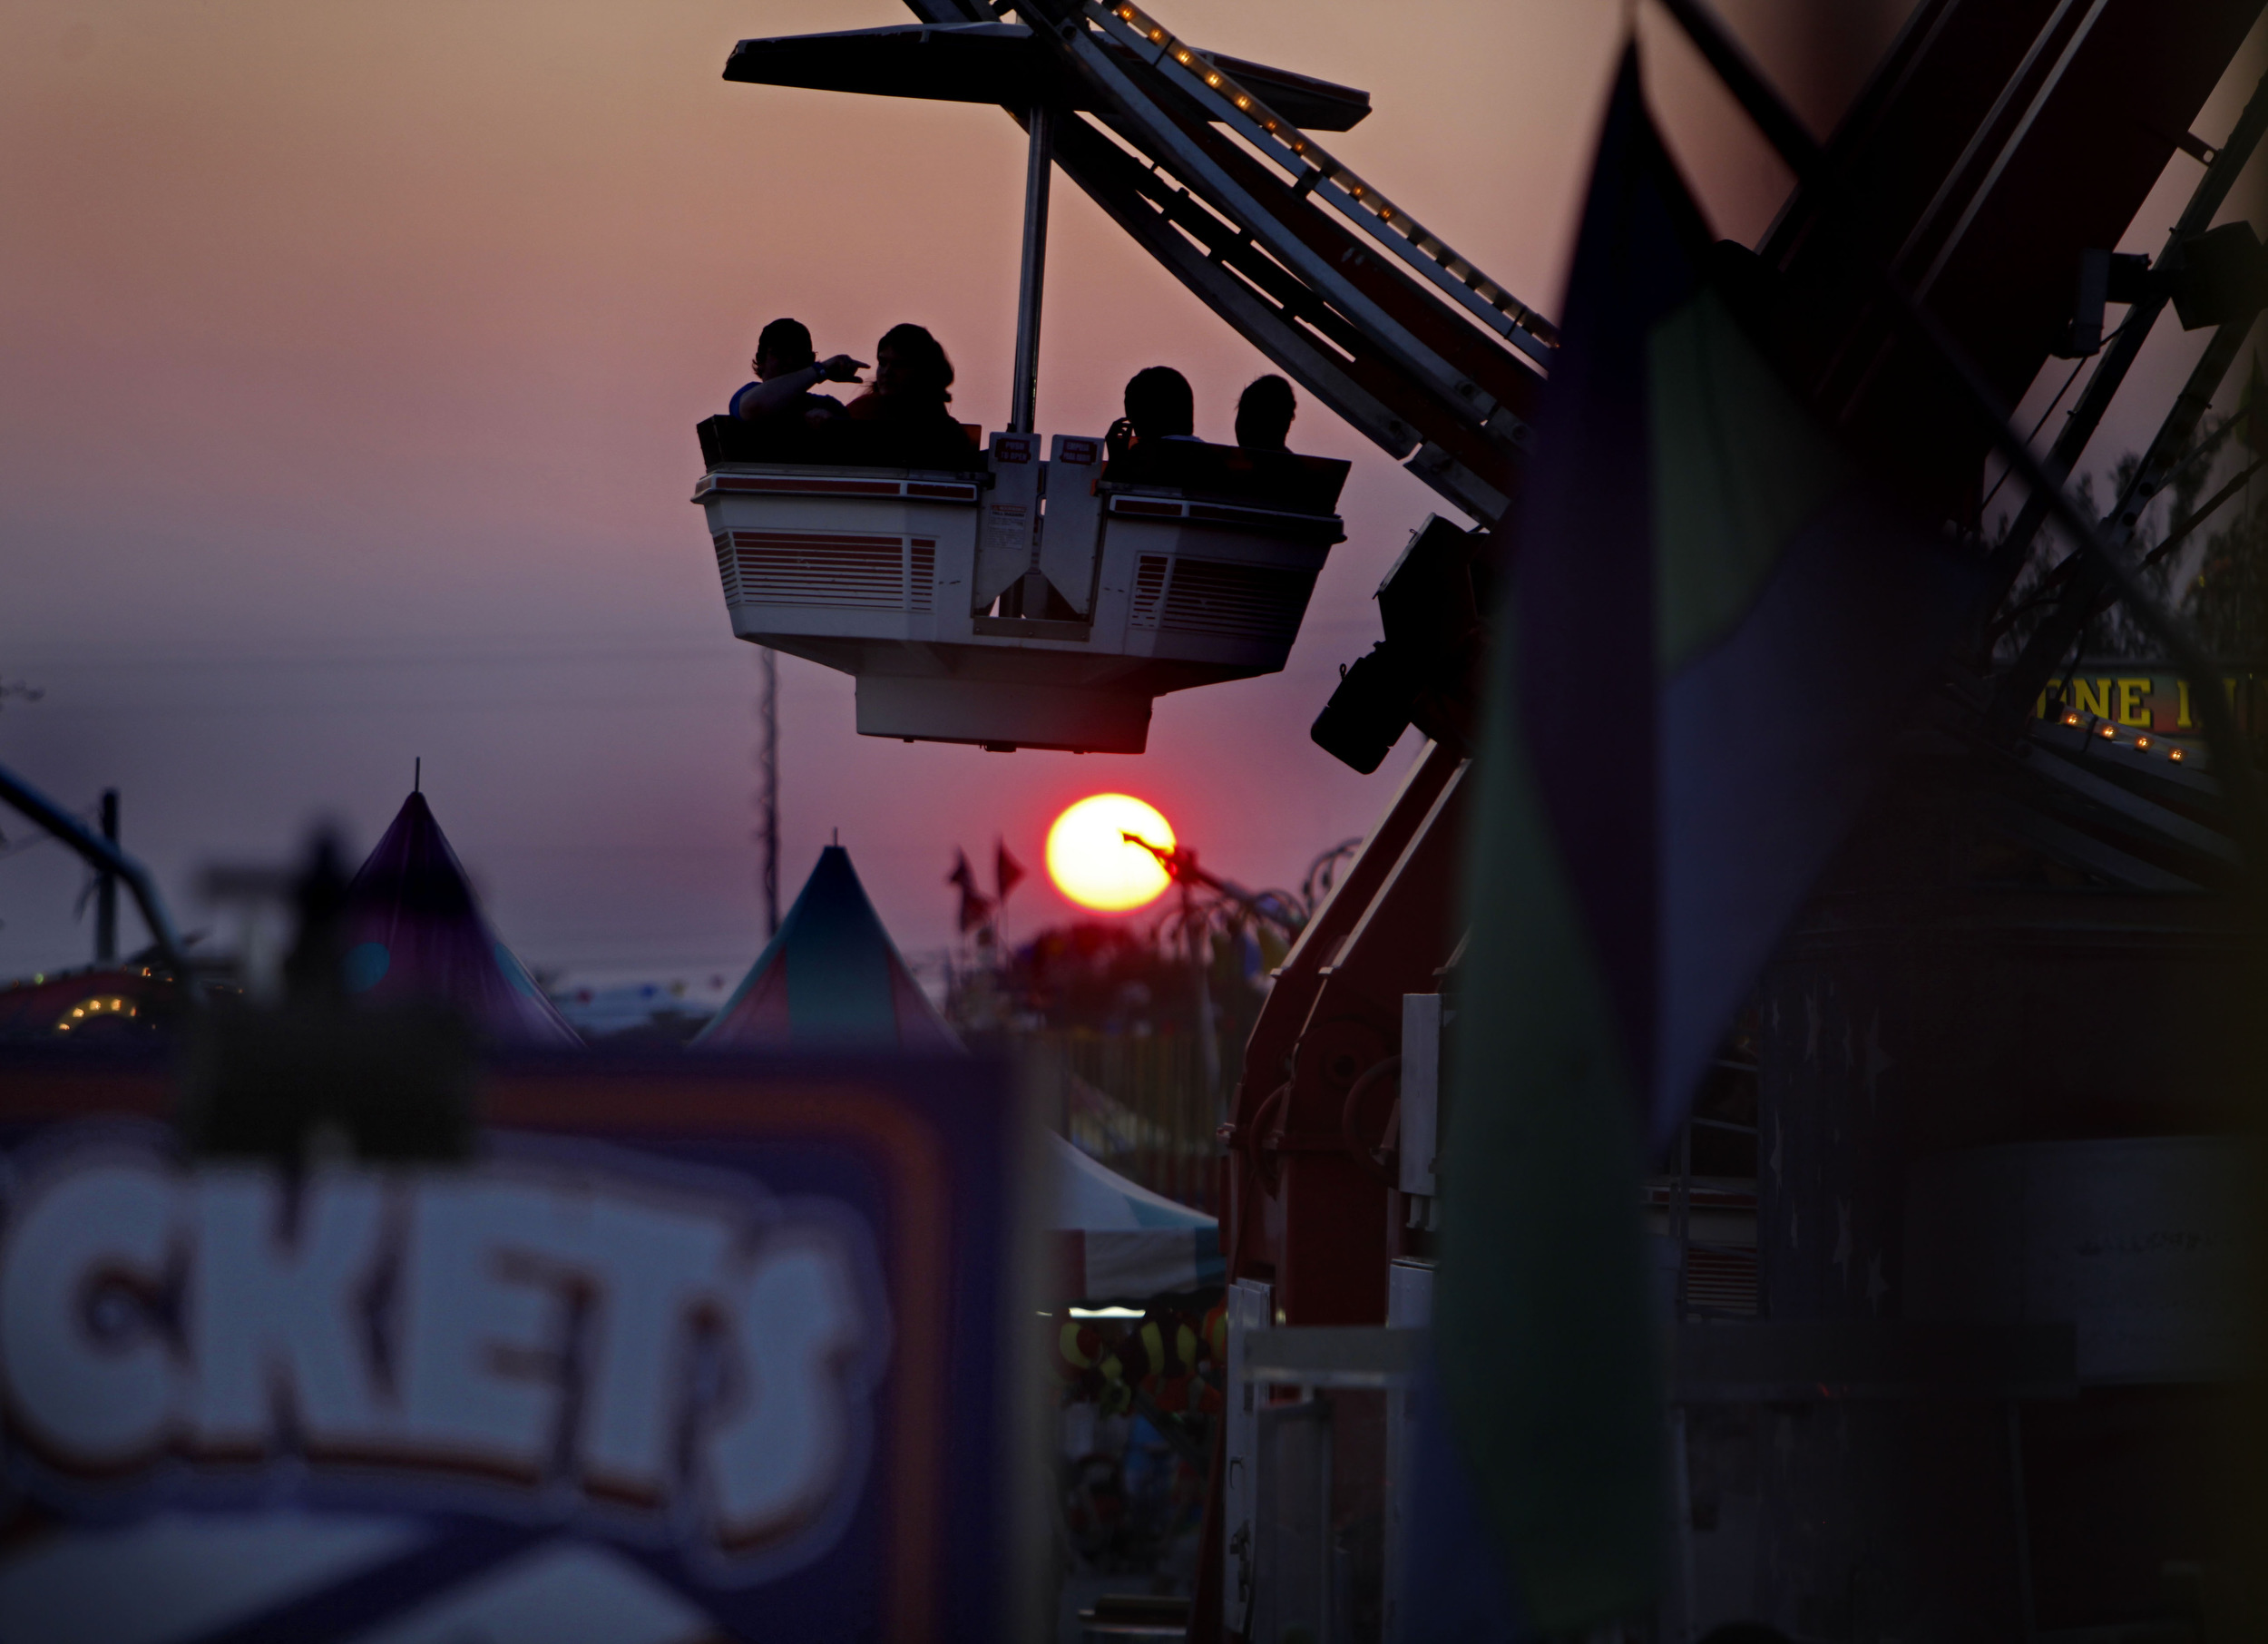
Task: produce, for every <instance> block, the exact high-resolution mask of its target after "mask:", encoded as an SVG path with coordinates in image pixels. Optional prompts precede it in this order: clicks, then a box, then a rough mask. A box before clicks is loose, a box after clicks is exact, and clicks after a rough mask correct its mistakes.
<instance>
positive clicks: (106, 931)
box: [94, 788, 118, 964]
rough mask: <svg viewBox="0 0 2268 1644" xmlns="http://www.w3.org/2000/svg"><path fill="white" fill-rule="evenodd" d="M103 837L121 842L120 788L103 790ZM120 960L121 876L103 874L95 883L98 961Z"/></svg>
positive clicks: (105, 962)
mask: <svg viewBox="0 0 2268 1644" xmlns="http://www.w3.org/2000/svg"><path fill="white" fill-rule="evenodd" d="M103 839H104V840H105V841H106V842H107V843H109V844H110V845H112V846H116V845H117V843H118V790H117V789H116V788H104V789H103ZM117 959H118V876H117V875H116V874H108V873H106V874H99V875H97V876H95V882H94V963H95V964H115V963H116V962H117Z"/></svg>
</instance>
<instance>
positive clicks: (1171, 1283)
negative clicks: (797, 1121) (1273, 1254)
mask: <svg viewBox="0 0 2268 1644" xmlns="http://www.w3.org/2000/svg"><path fill="white" fill-rule="evenodd" d="M693 1043H694V1045H695V1046H697V1047H698V1048H699V1049H702V1050H746V1049H756V1048H761V1047H764V1046H785V1045H793V1046H797V1047H799V1048H821V1047H823V1048H829V1049H846V1048H851V1049H867V1050H874V1051H880V1052H888V1051H892V1050H901V1051H909V1052H917V1053H918V1052H932V1053H934V1052H947V1053H958V1052H961V1051H963V1048H964V1047H963V1045H962V1043H961V1040H960V1038H959V1036H958V1035H957V1034H955V1033H954V1032H953V1029H952V1028H951V1027H950V1026H949V1025H948V1024H947V1023H946V1022H945V1019H944V1018H943V1016H941V1015H940V1014H938V1013H937V1008H936V1007H935V1006H934V1005H933V1004H931V1003H930V1002H929V998H928V996H927V995H926V994H924V993H923V992H922V990H921V986H920V984H919V983H916V982H915V981H914V974H913V972H911V971H910V970H908V969H907V968H906V964H905V961H904V959H902V958H901V957H899V955H898V950H897V947H896V945H895V944H894V943H893V942H892V941H891V940H890V933H889V932H888V931H887V930H885V928H884V927H883V924H882V920H881V917H880V916H879V915H876V914H875V909H874V904H873V903H872V902H870V901H869V900H867V897H866V891H865V886H862V885H861V884H860V883H859V881H858V874H857V872H856V870H855V869H854V868H853V867H852V866H851V859H850V853H849V852H848V851H846V850H845V849H844V848H843V847H842V846H839V845H830V846H827V847H826V849H825V850H822V851H821V852H820V853H819V861H818V865H817V866H816V867H814V868H813V869H812V870H811V877H810V878H808V879H807V880H806V881H805V882H804V886H803V889H802V891H801V892H800V893H799V894H798V895H797V897H796V901H795V905H794V906H792V907H790V908H789V909H788V910H787V918H785V919H783V920H782V921H781V922H780V926H779V934H778V935H777V936H774V937H773V938H772V940H771V942H770V944H768V945H767V947H766V948H765V950H764V952H763V953H762V954H760V955H759V956H758V959H757V962H756V963H755V964H754V965H752V966H750V967H749V970H748V975H747V976H746V977H745V978H744V979H743V980H742V982H741V983H740V985H739V986H738V988H736V989H735V990H734V991H733V994H732V997H731V998H729V999H728V1000H727V1001H726V1002H725V1004H724V1008H723V1009H721V1010H719V1012H718V1013H717V1015H716V1018H715V1020H714V1021H712V1022H710V1023H709V1025H708V1026H707V1027H705V1028H703V1029H702V1030H701V1032H700V1033H699V1035H698V1036H697V1037H696V1038H695V1039H694V1041H693ZM1046 1140H1047V1152H1046V1160H1047V1162H1046V1166H1045V1174H1044V1179H1043V1180H1044V1186H1043V1189H1042V1190H1043V1191H1045V1192H1046V1193H1047V1195H1048V1199H1047V1206H1048V1216H1047V1222H1046V1225H1047V1228H1048V1229H1049V1232H1048V1237H1049V1238H1050V1240H1051V1244H1052V1251H1051V1254H1052V1257H1053V1264H1052V1265H1053V1267H1054V1277H1055V1285H1054V1287H1055V1289H1056V1291H1057V1293H1058V1298H1059V1299H1064V1300H1071V1301H1080V1300H1123V1299H1131V1298H1140V1297H1152V1296H1163V1295H1167V1294H1169V1293H1171V1292H1174V1291H1180V1290H1191V1289H1197V1288H1199V1287H1203V1286H1205V1285H1208V1284H1218V1283H1219V1282H1220V1278H1221V1272H1222V1262H1221V1256H1220V1238H1219V1234H1218V1229H1217V1228H1216V1226H1215V1224H1214V1221H1213V1218H1211V1217H1209V1216H1207V1215H1206V1214H1205V1213H1204V1212H1203V1211H1201V1210H1192V1209H1189V1208H1188V1206H1187V1205H1179V1204H1176V1203H1175V1202H1174V1201H1173V1200H1172V1199H1167V1198H1165V1197H1163V1196H1162V1195H1159V1194H1157V1193H1153V1192H1151V1191H1150V1190H1149V1189H1148V1188H1145V1187H1142V1186H1140V1185H1139V1183H1136V1182H1131V1181H1129V1180H1128V1179H1126V1178H1125V1177H1123V1176H1120V1175H1119V1174H1118V1173H1117V1172H1115V1171H1113V1170H1111V1169H1110V1168H1109V1167H1107V1166H1105V1165H1103V1164H1101V1163H1100V1162H1099V1161H1097V1160H1094V1159H1091V1158H1090V1157H1089V1156H1088V1155H1087V1154H1085V1153H1083V1152H1081V1151H1080V1150H1079V1149H1077V1148H1075V1147H1073V1146H1072V1145H1071V1144H1070V1142H1068V1141H1066V1140H1063V1139H1062V1138H1061V1137H1060V1136H1058V1135H1055V1134H1054V1133H1053V1132H1052V1131H1051V1132H1049V1133H1048V1135H1047V1139H1046Z"/></svg>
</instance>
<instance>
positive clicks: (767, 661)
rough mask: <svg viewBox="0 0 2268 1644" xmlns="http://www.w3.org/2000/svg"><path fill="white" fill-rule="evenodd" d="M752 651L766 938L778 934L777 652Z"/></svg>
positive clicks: (758, 824) (759, 836)
mask: <svg viewBox="0 0 2268 1644" xmlns="http://www.w3.org/2000/svg"><path fill="white" fill-rule="evenodd" d="M756 654H757V656H758V666H759V667H760V668H761V669H762V670H763V673H764V690H763V692H762V694H761V695H760V696H759V697H758V699H757V706H756V717H757V722H758V742H757V748H756V768H757V774H758V777H759V778H761V779H762V782H763V786H762V787H761V788H758V790H757V795H756V809H757V830H756V840H757V843H758V845H760V846H763V847H764V937H765V940H766V941H769V940H770V939H771V938H772V937H774V936H777V935H779V653H778V652H777V651H774V650H772V649H771V648H770V647H769V646H761V647H758V651H757V653H756Z"/></svg>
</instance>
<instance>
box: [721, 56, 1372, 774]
mask: <svg viewBox="0 0 2268 1644" xmlns="http://www.w3.org/2000/svg"><path fill="white" fill-rule="evenodd" d="M1031 49H1032V39H1031V30H1030V29H1029V28H1027V27H1024V26H1022V25H1018V24H998V23H980V24H969V25H965V26H961V27H931V26H924V27H921V28H917V29H913V30H897V29H881V30H862V31H854V32H853V33H851V34H840V35H826V36H816V37H810V38H808V39H806V40H795V39H789V40H779V41H744V42H742V43H741V44H740V45H739V46H738V48H736V49H735V51H734V53H733V60H732V63H731V64H729V65H728V68H727V70H726V77H727V78H728V79H735V80H748V81H758V82H770V83H785V84H805V85H826V86H833V87H836V88H837V89H845V90H853V89H855V90H871V91H879V92H883V93H887V94H892V95H910V96H920V97H944V98H949V99H974V100H977V101H991V100H993V99H995V98H1000V99H1002V100H1007V101H1014V102H1019V103H1022V102H1025V101H1026V99H1027V96H1028V97H1029V107H1028V112H1027V114H1026V117H1025V118H1026V124H1027V126H1028V129H1029V131H1030V134H1031V147H1030V152H1029V157H1028V164H1027V169H1026V172H1025V178H1024V221H1023V263H1022V280H1021V288H1020V290H1019V294H1018V305H1017V321H1016V363H1015V375H1014V378H1013V388H1012V393H1013V401H1012V406H1011V408H1010V413H1009V419H1008V426H1009V431H1008V432H1006V433H1002V434H995V435H993V436H992V440H991V442H990V444H989V445H988V446H985V447H983V448H982V450H980V448H979V445H978V444H977V442H976V440H975V437H974V435H973V433H972V437H971V441H970V444H969V446H968V449H967V453H966V455H965V456H959V455H958V454H957V453H953V454H950V455H953V456H955V457H957V458H958V460H950V461H947V462H946V463H945V464H943V465H934V463H935V457H936V455H937V454H936V453H935V452H931V453H928V454H926V455H927V456H928V458H929V461H930V463H931V464H932V465H924V466H919V467H908V466H893V465H886V464H885V465H874V466H868V465H846V464H856V463H857V461H858V456H859V450H860V443H861V440H862V438H863V437H864V436H862V435H861V434H860V433H859V432H858V431H857V430H856V429H855V428H848V429H842V430H838V432H839V433H840V435H841V437H840V438H839V439H834V440H830V441H828V442H826V444H825V445H824V455H825V459H826V460H820V461H810V460H796V458H797V455H798V454H795V453H790V452H787V451H783V450H781V449H778V448H777V447H772V448H767V445H765V444H764V443H763V440H762V439H761V438H760V437H759V436H758V434H757V432H756V429H755V427H754V426H753V425H750V424H747V423H742V422H738V421H736V420H734V419H733V418H730V417H722V416H720V417H712V418H710V419H709V421H708V422H705V423H703V424H702V425H701V452H702V455H703V456H704V457H705V458H706V459H707V464H708V471H707V473H705V474H704V475H702V476H701V480H700V483H699V485H698V486H697V487H696V489H695V491H694V494H693V500H694V501H695V502H698V503H699V504H701V506H702V508H703V509H704V511H705V512H706V513H707V514H708V517H709V536H710V538H711V540H712V541H713V542H714V543H715V544H716V549H717V569H718V572H719V575H720V576H721V577H722V579H723V582H724V592H725V604H726V607H727V609H728V611H729V612H730V613H731V617H732V631H733V632H734V633H735V634H737V635H738V636H739V637H740V638H741V639H744V640H750V641H755V642H756V643H758V644H759V645H767V646H769V647H771V648H772V649H774V650H776V651H786V652H787V654H788V655H790V656H798V657H803V658H806V659H807V660H809V661H814V662H818V663H821V664H823V665H825V666H826V667H829V668H835V669H839V670H842V671H844V672H846V673H848V674H851V675H853V676H855V678H856V680H857V681H858V729H859V731H860V732H861V733H862V734H863V735H865V736H874V737H900V738H904V739H906V740H908V741H941V742H969V743H975V744H977V745H979V746H981V747H985V748H993V749H1016V748H1055V749H1070V750H1072V751H1075V752H1080V753H1140V752H1141V751H1142V749H1143V748H1144V746H1145V744H1146V743H1147V741H1148V739H1149V709H1150V703H1151V701H1152V700H1154V699H1156V698H1158V697H1159V696H1162V695H1164V694H1165V693H1166V692H1168V691H1169V690H1187V689H1188V688H1189V687H1190V686H1193V685H1210V684H1215V683H1217V682H1219V681H1221V680H1241V679H1247V678H1250V677H1251V676H1252V675H1255V674H1263V673H1273V672H1275V671H1276V670H1278V669H1280V668H1282V667H1283V666H1284V662H1285V659H1286V657H1287V656H1288V655H1289V654H1290V651H1291V647H1292V641H1293V640H1294V639H1295V637H1297V635H1298V632H1299V624H1300V619H1301V618H1302V617H1303V616H1304V615H1305V613H1306V610H1307V597H1308V595H1309V594H1310V593H1311V592H1313V591H1314V588H1315V573H1316V572H1318V571H1320V570H1321V569H1322V568H1323V563H1324V558H1325V555H1326V554H1327V553H1329V552H1330V550H1331V546H1332V544H1333V543H1338V542H1341V541H1343V540H1344V532H1342V531H1341V529H1340V522H1339V516H1338V514H1337V513H1336V512H1335V510H1336V508H1337V506H1338V495H1339V489H1340V486H1341V485H1342V484H1344V482H1345V479H1346V471H1347V465H1346V464H1345V463H1344V462H1337V461H1332V460H1327V459H1325V458H1321V457H1307V456H1296V455H1290V454H1288V453H1286V452H1280V451H1279V452H1274V453H1268V452H1253V451H1244V450H1241V449H1239V448H1238V447H1236V446H1227V445H1203V444H1200V443H1198V442H1197V441H1195V440H1186V441H1180V440H1177V441H1168V442H1165V443H1164V444H1162V445H1158V444H1152V445H1147V446H1143V447H1139V448H1137V449H1136V450H1135V451H1134V452H1133V453H1132V455H1130V456H1129V457H1128V458H1125V459H1122V460H1120V461H1118V462H1115V463H1114V462H1111V461H1110V460H1108V459H1107V458H1106V455H1105V451H1104V445H1103V442H1102V441H1100V440H1098V439H1082V438H1074V437H1071V436H1070V435H1056V436H1055V437H1054V438H1053V439H1052V440H1051V442H1049V446H1048V450H1047V452H1046V455H1045V459H1044V460H1042V458H1041V439H1040V436H1039V435H1037V434H1036V433H1034V432H1032V430H1033V428H1034V427H1035V426H1036V425H1035V423H1034V420H1033V401H1034V389H1035V386H1036V380H1037V376H1038V369H1037V365H1038V358H1039V344H1040V307H1041V304H1040V297H1041V274H1042V271H1043V269H1044V267H1045V259H1046V247H1047V202H1048V183H1049V178H1050V174H1051V156H1052V152H1053V151H1052V142H1053V139H1052V132H1053V131H1054V129H1055V123H1056V121H1057V119H1058V118H1059V117H1060V116H1061V113H1062V110H1061V108H1060V107H1059V106H1058V103H1057V99H1056V97H1055V95H1054V94H1053V93H1049V92H1046V91H1044V90H1035V89H1034V87H1035V86H1036V85H1037V84H1038V83H1037V82H1034V81H1033V80H1032V79H1031V75H1032V74H1033V73H1034V72H1035V70H1034V67H1033V64H1031V63H1030V62H1027V61H1026V59H1027V58H1028V57H1029V55H1030V54H1031ZM845 52H848V53H849V54H850V61H851V62H852V64H853V65H854V66H853V67H852V69H851V70H850V71H849V76H848V77H847V78H844V77H842V76H841V75H839V74H838V73H837V72H836V68H837V59H838V58H839V57H841V55H842V54H843V53H845ZM1238 66H1239V68H1240V69H1243V70H1246V71H1248V72H1250V73H1257V74H1264V75H1273V74H1275V73H1276V72H1275V71H1271V70H1266V69H1263V68H1261V67H1260V66H1259V65H1257V64H1239V65H1238ZM1278 78H1279V79H1281V82H1282V83H1281V84H1280V86H1278V85H1276V82H1275V81H1271V85H1272V87H1273V88H1274V89H1276V91H1277V93H1278V94H1280V95H1283V96H1286V97H1292V98H1304V99H1305V101H1306V102H1307V103H1313V104H1314V105H1315V106H1314V109H1313V111H1312V117H1314V118H1316V119H1320V120H1323V121H1325V122H1326V123H1328V124H1329V125H1330V129H1334V130H1337V129H1342V126H1343V125H1344V124H1346V123H1352V122H1353V121H1354V120H1355V119H1359V118H1360V117H1361V115H1362V114H1363V113H1367V112H1368V104H1367V100H1366V99H1364V100H1363V101H1362V103H1361V105H1360V106H1359V107H1357V106H1354V103H1353V101H1352V100H1354V99H1362V98H1363V94H1362V93H1349V92H1346V91H1345V90H1344V88H1340V87H1329V86H1326V85H1325V83H1322V82H1309V81H1305V80H1303V79H1300V78H1299V77H1297V76H1290V77H1282V76H1278ZM1056 90H1057V91H1058V92H1060V90H1061V88H1060V87H1057V88H1056ZM1326 92H1327V93H1335V96H1336V100H1335V101H1334V100H1333V99H1332V98H1330V97H1325V95H1324V93H1326ZM1343 103H1344V104H1346V106H1344V107H1342V106H1341V104H1343ZM1304 106H1305V104H1303V107H1304ZM817 454H818V453H816V452H815V451H813V450H809V449H807V450H806V451H805V452H803V453H801V454H800V455H803V456H810V455H817Z"/></svg>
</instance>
